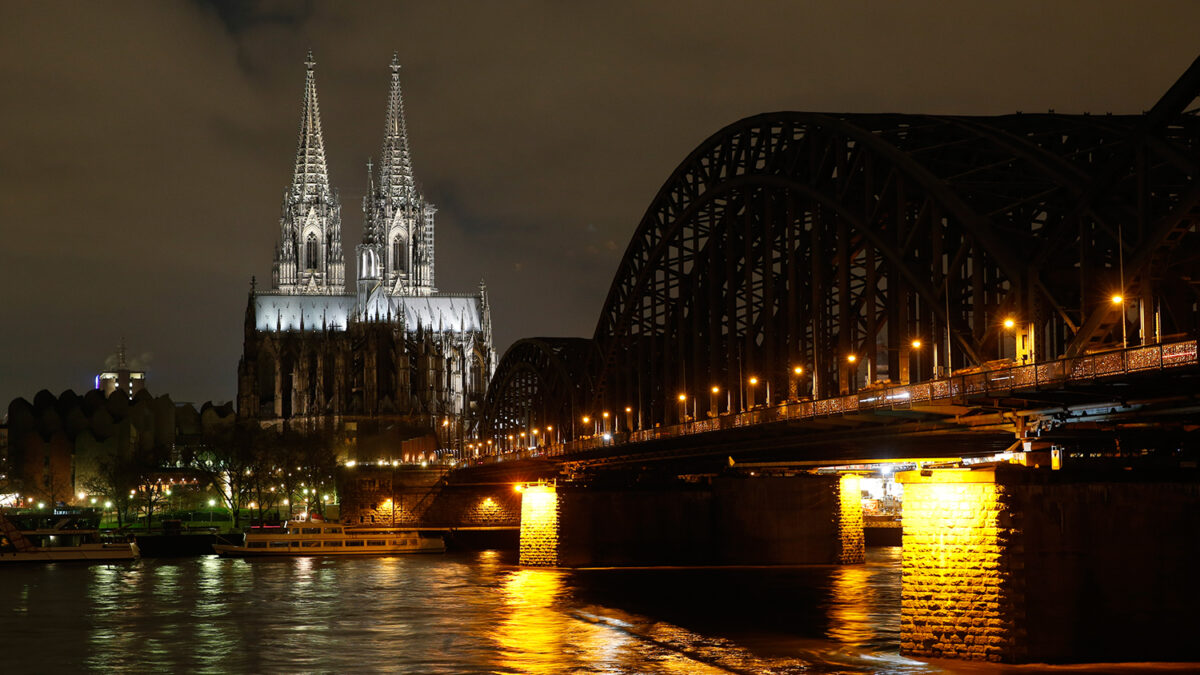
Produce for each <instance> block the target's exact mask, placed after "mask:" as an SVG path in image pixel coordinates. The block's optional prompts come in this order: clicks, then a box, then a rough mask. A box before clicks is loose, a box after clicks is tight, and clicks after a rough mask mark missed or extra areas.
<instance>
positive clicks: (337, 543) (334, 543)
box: [325, 541, 342, 546]
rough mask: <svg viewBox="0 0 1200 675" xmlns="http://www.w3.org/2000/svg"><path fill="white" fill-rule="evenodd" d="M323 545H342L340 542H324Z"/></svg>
mask: <svg viewBox="0 0 1200 675" xmlns="http://www.w3.org/2000/svg"><path fill="white" fill-rule="evenodd" d="M325 545H326V546H341V545H342V542H340V541H327V542H325Z"/></svg>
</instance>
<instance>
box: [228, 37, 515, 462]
mask: <svg viewBox="0 0 1200 675" xmlns="http://www.w3.org/2000/svg"><path fill="white" fill-rule="evenodd" d="M305 65H306V66H307V72H306V74H305V83H304V101H303V109H302V112H301V115H300V132H299V141H298V145H297V149H296V165H295V172H294V175H293V178H292V183H291V185H290V186H288V188H287V189H286V190H285V191H284V194H283V212H282V215H281V216H280V219H279V242H278V244H277V246H276V248H275V260H274V265H273V268H272V274H271V288H270V290H269V291H265V292H264V291H263V290H261V289H258V288H255V286H254V283H253V282H252V283H251V291H250V298H249V302H248V304H247V307H246V323H245V343H244V347H243V352H242V359H241V362H240V363H239V366H238V415H239V417H241V418H243V419H248V420H257V421H259V422H260V423H262V424H264V425H271V424H287V425H288V426H295V427H299V428H319V427H322V426H326V427H327V426H329V425H331V424H333V425H339V426H340V427H341V428H346V429H360V428H361V426H360V425H362V424H363V423H364V422H365V423H367V425H368V427H369V428H374V429H377V430H380V431H382V430H383V429H384V428H385V427H386V428H396V427H403V428H405V429H408V430H409V433H410V435H415V434H418V433H420V432H421V430H426V431H428V430H431V429H433V430H436V431H437V435H438V441H439V443H440V444H442V447H446V446H448V445H450V444H452V443H453V442H454V439H455V438H461V437H462V434H463V433H464V432H465V430H466V429H467V428H468V427H469V426H470V424H471V422H472V421H473V417H474V411H475V410H476V409H477V408H478V406H479V405H481V404H482V398H483V394H484V390H485V389H486V387H487V382H488V380H489V378H490V376H491V373H492V370H493V368H494V367H495V360H496V359H495V356H494V354H493V351H492V329H491V313H490V310H489V307H488V299H487V291H486V289H485V287H484V285H483V283H482V282H481V283H480V285H479V292H478V293H444V292H439V291H438V289H437V285H436V282H435V276H434V215H435V213H436V212H437V209H436V208H434V206H433V204H430V203H429V202H427V201H425V199H424V197H423V196H422V195H421V192H420V190H419V189H418V187H417V184H416V181H415V180H414V177H413V169H412V160H411V158H410V155H409V146H408V133H407V130H406V127H405V121H404V99H403V97H402V95H401V92H400V65H399V63H398V62H397V60H396V59H395V57H393V59H392V64H391V88H390V91H389V93H388V99H387V112H386V115H385V119H384V132H383V148H382V151H381V155H382V156H381V157H380V161H379V163H378V165H377V167H372V165H371V164H370V163H369V162H368V165H367V181H368V185H369V188H368V190H367V196H366V197H364V198H363V233H362V243H361V244H360V245H359V246H358V247H357V248H356V251H355V259H356V260H357V269H356V270H355V275H356V277H355V279H354V285H353V286H350V287H347V283H346V263H345V259H344V258H343V256H342V211H341V204H340V202H339V200H338V193H337V190H335V189H333V188H332V187H331V186H330V182H329V172H328V170H327V168H326V162H325V144H324V141H323V139H322V135H321V114H320V108H319V107H318V105H317V86H316V79H315V73H314V66H315V63H314V62H313V59H312V54H311V53H310V54H309V57H308V59H307V61H306V63H305ZM376 173H377V174H378V176H377V177H376V175H375V174H376ZM362 431H367V429H362Z"/></svg>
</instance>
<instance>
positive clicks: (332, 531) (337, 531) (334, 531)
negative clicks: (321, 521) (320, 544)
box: [325, 527, 342, 534]
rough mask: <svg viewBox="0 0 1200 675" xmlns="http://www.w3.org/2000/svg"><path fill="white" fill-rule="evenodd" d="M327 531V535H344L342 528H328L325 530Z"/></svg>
mask: <svg viewBox="0 0 1200 675" xmlns="http://www.w3.org/2000/svg"><path fill="white" fill-rule="evenodd" d="M325 531H326V532H327V533H329V534H341V533H342V528H340V527H327V528H325Z"/></svg>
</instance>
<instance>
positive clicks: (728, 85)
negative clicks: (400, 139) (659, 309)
mask: <svg viewBox="0 0 1200 675" xmlns="http://www.w3.org/2000/svg"><path fill="white" fill-rule="evenodd" d="M948 7H949V6H948V5H946V3H944V2H941V1H940V0H938V1H934V0H918V1H913V2H905V3H885V2H866V1H862V0H860V1H857V2H856V1H852V0H851V1H840V2H827V3H817V2H778V3H775V2H761V3H722V2H655V3H596V4H588V5H585V4H582V3H554V2H547V3H510V2H505V3H474V2H461V3H460V2H439V3H391V2H389V3H361V2H355V3H323V2H316V3H303V4H301V3H290V2H288V3H284V2H251V3H245V2H231V1H225V0H218V1H208V2H199V1H182V0H181V1H178V2H144V3H132V2H131V3H80V2H67V3H61V4H59V3H53V2H38V3H29V2H17V1H13V2H3V3H2V4H0V17H2V18H3V20H2V21H0V91H2V92H3V105H0V217H2V218H3V230H2V231H3V234H4V239H3V244H2V245H0V284H2V287H3V288H4V302H3V305H2V308H3V312H4V322H3V330H2V331H0V355H2V356H0V400H2V401H7V400H8V399H10V398H12V397H14V396H17V395H23V396H27V397H31V396H32V395H33V394H34V393H35V392H36V391H37V390H38V389H40V388H43V387H45V388H50V389H52V390H55V391H59V390H62V389H66V388H68V387H71V388H75V389H77V390H78V389H82V388H84V387H86V386H87V385H88V383H90V382H91V380H92V377H93V376H94V374H95V373H96V371H97V370H98V369H99V368H100V367H101V366H102V365H103V363H104V361H105V357H106V356H107V355H109V354H110V353H112V352H113V350H114V349H115V347H116V345H117V343H118V342H119V341H120V338H121V336H122V335H124V336H125V337H126V340H127V343H128V347H129V350H130V353H131V354H133V353H138V354H140V353H142V352H153V353H154V360H153V361H152V362H151V363H150V364H149V374H148V378H149V386H150V388H151V389H152V391H155V392H169V393H171V394H172V395H173V396H175V397H176V398H177V399H180V400H205V399H210V398H213V399H228V398H232V396H233V395H234V390H235V372H236V366H237V359H238V356H239V354H240V351H241V337H240V336H241V313H242V310H243V308H244V303H245V294H246V290H247V289H248V286H249V277H250V275H252V274H254V275H257V276H258V278H259V279H260V280H261V279H269V275H270V265H271V254H272V249H273V246H274V241H275V236H276V232H277V223H278V217H279V203H280V197H281V194H282V191H283V189H284V187H285V186H286V185H287V183H288V181H289V180H290V178H291V162H292V158H293V156H294V152H295V138H296V137H295V134H296V127H297V122H298V118H299V105H300V95H301V87H302V83H303V78H304V72H303V65H302V61H303V60H304V54H305V51H306V50H307V49H308V48H310V47H311V48H312V49H313V50H314V52H315V54H316V60H317V62H318V65H317V81H318V87H319V91H320V100H321V111H322V115H323V121H324V130H325V140H326V145H327V151H328V154H329V159H330V173H331V179H332V181H333V183H334V185H336V186H337V187H338V188H339V189H340V191H341V197H342V204H343V216H344V223H343V227H344V236H345V241H346V246H345V248H346V250H347V251H350V250H353V246H354V244H356V243H357V239H358V236H359V235H358V233H359V229H360V227H361V213H360V210H359V203H360V200H361V197H362V194H363V192H364V186H365V175H366V171H365V167H364V164H365V161H366V159H367V157H368V156H370V155H372V154H376V153H377V152H378V148H379V145H380V142H381V140H382V126H383V112H384V105H385V98H386V94H387V76H388V71H387V63H388V60H389V59H390V57H391V54H392V52H393V51H398V52H399V55H400V59H401V61H402V62H403V64H404V70H403V71H402V77H403V82H404V87H405V100H406V109H407V113H408V123H409V129H410V135H411V141H412V149H413V156H414V163H415V167H416V171H417V173H418V177H419V178H420V180H421V182H422V184H423V185H424V188H425V191H426V193H427V196H428V197H429V198H430V199H431V200H432V201H433V202H435V203H436V204H438V205H439V208H440V211H439V213H438V231H437V232H438V241H437V260H438V270H437V272H438V282H439V285H440V286H441V287H442V288H444V289H447V290H470V289H473V288H475V286H476V285H477V284H478V282H479V278H480V277H481V276H483V277H486V279H487V281H488V285H489V289H490V290H491V293H492V300H493V309H494V320H495V329H496V336H497V341H498V343H499V344H498V347H499V348H501V349H503V348H504V347H506V346H507V345H508V344H509V343H511V342H512V341H513V340H515V339H517V338H519V337H521V336H525V335H533V334H548V335H588V334H590V333H591V331H592V329H593V327H594V324H595V320H596V317H597V316H598V314H599V311H600V306H601V304H602V303H603V301H604V297H605V295H606V293H607V290H608V285H609V283H610V282H611V277H612V274H613V272H614V271H615V269H616V266H617V263H618V261H619V260H620V256H621V254H622V252H623V251H624V249H625V246H626V243H627V242H628V240H629V237H630V235H631V233H632V231H633V229H634V227H635V226H636V225H637V223H638V221H639V220H640V218H641V216H642V214H643V212H644V210H645V208H646V206H647V205H648V204H649V202H650V200H651V198H652V197H653V196H654V194H655V192H657V190H658V188H659V187H660V185H661V184H662V182H663V181H664V180H665V179H666V178H667V176H668V175H669V174H670V173H671V171H672V170H673V169H674V168H675V166H676V165H677V164H678V162H680V161H681V160H682V159H683V158H684V157H685V156H686V155H687V154H688V152H690V151H691V149H692V148H694V147H695V146H696V145H697V144H698V143H699V142H700V141H702V140H703V139H704V138H705V137H707V136H709V135H710V134H712V133H713V132H715V131H716V130H717V129H719V128H720V127H722V126H724V125H725V124H728V123H730V122H732V121H734V120H736V119H739V118H741V117H744V116H747V115H752V114H756V113H759V112H764V111H768V110H784V109H792V110H825V111H863V112H871V111H903V112H927V113H964V114H993V113H1004V112H1011V111H1013V110H1026V111H1034V110H1044V109H1046V108H1051V107H1053V108H1055V109H1057V110H1058V111H1060V112H1079V111H1092V112H1104V111H1112V112H1137V111H1141V110H1143V109H1146V108H1149V107H1150V106H1151V105H1153V103H1154V102H1155V100H1156V99H1157V97H1158V96H1159V95H1160V94H1161V93H1162V92H1163V91H1165V89H1166V88H1167V87H1168V86H1169V85H1170V83H1171V82H1172V81H1173V80H1174V78H1175V77H1177V76H1178V75H1179V73H1180V72H1182V70H1183V69H1184V68H1185V67H1186V66H1187V65H1188V64H1189V63H1190V62H1191V61H1192V59H1193V58H1195V56H1196V51H1197V48H1196V42H1195V39H1194V35H1193V34H1194V28H1193V27H1194V26H1195V25H1197V19H1200V3H1195V2H1192V1H1190V0H1181V1H1179V2H1146V3H1127V2H1124V1H1117V0H1111V1H1105V2H1059V3H1045V2H1035V1H1023V2H1006V3H987V4H984V5H982V6H976V4H971V5H970V6H964V7H961V8H950V9H948ZM348 270H349V268H348Z"/></svg>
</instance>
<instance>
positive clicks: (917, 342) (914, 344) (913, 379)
mask: <svg viewBox="0 0 1200 675" xmlns="http://www.w3.org/2000/svg"><path fill="white" fill-rule="evenodd" d="M912 348H913V351H914V352H916V353H917V376H916V377H910V378H908V379H909V381H910V382H920V381H921V340H920V339H914V340H913V341H912Z"/></svg>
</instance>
